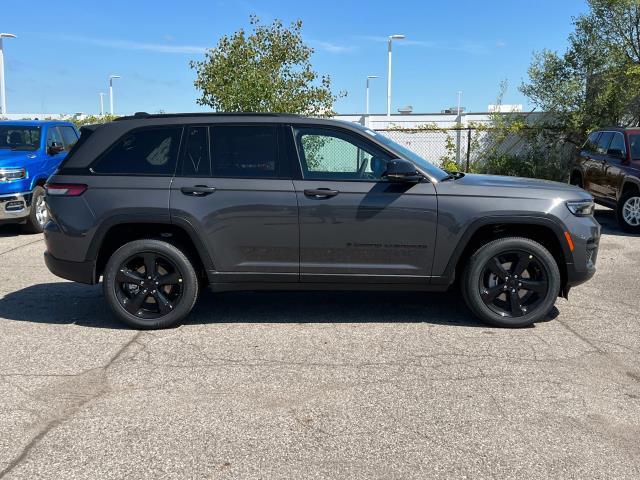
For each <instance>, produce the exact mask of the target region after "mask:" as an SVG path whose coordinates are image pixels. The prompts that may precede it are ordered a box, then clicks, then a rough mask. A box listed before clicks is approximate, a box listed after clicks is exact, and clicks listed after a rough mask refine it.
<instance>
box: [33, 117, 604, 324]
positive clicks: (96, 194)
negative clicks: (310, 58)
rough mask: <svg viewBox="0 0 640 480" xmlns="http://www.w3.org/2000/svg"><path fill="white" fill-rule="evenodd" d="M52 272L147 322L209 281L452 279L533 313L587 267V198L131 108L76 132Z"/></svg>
mask: <svg viewBox="0 0 640 480" xmlns="http://www.w3.org/2000/svg"><path fill="white" fill-rule="evenodd" d="M46 198H47V203H48V206H49V209H50V213H51V220H50V221H49V223H48V224H47V225H46V227H45V239H46V244H47V252H46V253H45V260H46V263H47V266H48V267H49V269H50V270H51V271H52V272H53V273H55V274H56V275H59V276H61V277H63V278H67V279H71V280H75V281H78V282H84V283H89V284H92V283H97V282H98V281H99V279H100V278H101V277H102V279H103V288H104V295H105V298H106V300H107V302H108V303H109V305H110V307H111V308H112V309H113V312H115V314H116V315H117V316H118V317H119V318H121V319H122V320H124V321H125V322H127V323H129V324H130V325H133V326H135V327H139V328H161V327H167V326H170V325H173V324H175V323H176V322H179V321H181V320H182V319H184V318H185V317H186V316H187V315H188V314H189V312H190V311H191V309H192V307H193V306H194V304H195V302H196V298H197V296H198V292H199V291H200V289H201V287H203V286H204V285H208V286H209V287H210V288H211V289H212V290H213V291H215V292H222V291H230V290H276V289H279V290H377V291H392V290H413V291H444V290H447V289H449V288H450V287H452V286H453V285H454V284H455V282H456V280H457V279H459V285H460V291H461V293H462V296H463V297H464V299H465V301H466V303H467V305H468V306H469V308H470V309H471V310H472V311H473V312H474V313H475V314H476V315H477V316H478V317H479V318H480V319H482V320H483V321H485V322H488V323H490V324H493V325H498V326H513V327H518V326H524V325H529V324H531V323H533V322H535V321H537V320H539V319H541V318H543V317H544V316H545V315H546V314H547V313H548V312H549V311H550V309H551V308H552V307H553V304H554V302H555V300H556V298H557V297H558V295H563V296H567V294H568V292H569V289H570V288H571V287H572V286H574V285H577V284H579V283H582V282H584V281H586V280H588V279H589V278H590V277H591V276H592V275H593V274H594V272H595V261H596V252H597V248H598V240H599V237H600V226H599V225H598V223H597V222H596V221H595V220H594V218H593V216H592V213H593V199H592V197H591V196H590V195H589V194H588V193H586V192H585V191H584V190H582V189H579V188H576V187H573V186H569V185H565V184H560V183H553V182H546V181H539V180H531V179H523V178H509V177H497V176H484V175H464V174H449V173H447V172H445V171H442V170H440V169H439V168H437V167H435V166H434V165H432V164H431V163H429V162H427V161H425V160H424V159H422V158H420V157H419V156H417V155H416V154H415V153H413V152H411V151H409V150H407V149H406V148H404V147H402V146H400V145H398V144H396V143H394V142H392V141H391V140H389V139H388V138H386V137H384V136H382V135H380V134H378V133H376V132H374V131H371V130H369V129H366V128H364V127H362V126H360V125H358V124H354V123H345V122H339V121H333V120H323V119H312V118H304V117H298V116H293V115H277V114H233V115H230V114H181V115H148V114H136V115H135V116H133V117H126V118H121V119H119V120H117V121H114V122H112V123H110V124H106V125H101V126H92V127H84V128H83V129H82V132H81V137H80V141H79V142H78V144H77V146H76V147H75V148H74V149H73V150H72V151H71V153H70V155H69V156H68V157H67V159H66V160H65V162H64V163H63V164H62V166H61V167H60V169H59V170H58V172H57V173H56V174H55V175H54V176H53V177H52V178H51V179H50V180H49V183H48V185H47V196H46Z"/></svg>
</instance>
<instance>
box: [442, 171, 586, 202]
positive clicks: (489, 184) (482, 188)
mask: <svg viewBox="0 0 640 480" xmlns="http://www.w3.org/2000/svg"><path fill="white" fill-rule="evenodd" d="M437 189H438V193H443V194H447V193H448V194H456V195H469V196H484V197H492V196H493V197H517V198H553V197H559V198H563V199H567V200H580V199H583V198H585V199H587V198H591V195H590V194H589V193H587V192H586V191H584V190H583V189H581V188H579V187H576V186H573V185H568V184H566V183H560V182H552V181H550V180H538V179H535V178H522V177H506V176H499V175H479V174H466V175H465V176H464V177H462V178H459V179H457V180H448V181H444V182H440V183H438V185H437Z"/></svg>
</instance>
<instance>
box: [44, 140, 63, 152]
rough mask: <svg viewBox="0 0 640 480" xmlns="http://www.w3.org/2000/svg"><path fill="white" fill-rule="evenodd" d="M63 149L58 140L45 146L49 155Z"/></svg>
mask: <svg viewBox="0 0 640 480" xmlns="http://www.w3.org/2000/svg"><path fill="white" fill-rule="evenodd" d="M63 150H64V146H63V145H62V144H61V143H60V142H51V145H49V146H48V147H47V153H48V154H49V155H57V154H59V153H60V152H61V151H63Z"/></svg>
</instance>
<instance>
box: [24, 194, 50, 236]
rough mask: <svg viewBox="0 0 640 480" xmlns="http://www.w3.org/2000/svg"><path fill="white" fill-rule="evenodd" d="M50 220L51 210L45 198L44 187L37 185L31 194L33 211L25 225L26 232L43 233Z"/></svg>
mask: <svg viewBox="0 0 640 480" xmlns="http://www.w3.org/2000/svg"><path fill="white" fill-rule="evenodd" d="M48 221H49V210H48V209H47V204H46V203H45V200H44V188H42V187H40V186H37V187H36V188H34V189H33V192H32V196H31V211H30V212H29V216H28V217H27V223H26V224H24V225H23V228H22V229H23V230H24V231H25V232H26V233H42V232H43V230H44V226H45V225H46V223H47V222H48Z"/></svg>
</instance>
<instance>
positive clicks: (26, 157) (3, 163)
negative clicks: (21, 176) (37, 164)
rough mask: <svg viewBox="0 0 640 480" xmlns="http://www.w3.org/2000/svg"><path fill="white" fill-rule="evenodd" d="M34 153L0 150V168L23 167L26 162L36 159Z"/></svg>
mask: <svg viewBox="0 0 640 480" xmlns="http://www.w3.org/2000/svg"><path fill="white" fill-rule="evenodd" d="M35 153H36V152H25V151H20V150H9V149H7V148H0V168H7V167H24V166H25V164H26V163H27V162H30V161H33V160H34V159H35V158H36V155H35Z"/></svg>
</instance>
